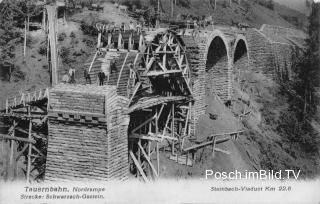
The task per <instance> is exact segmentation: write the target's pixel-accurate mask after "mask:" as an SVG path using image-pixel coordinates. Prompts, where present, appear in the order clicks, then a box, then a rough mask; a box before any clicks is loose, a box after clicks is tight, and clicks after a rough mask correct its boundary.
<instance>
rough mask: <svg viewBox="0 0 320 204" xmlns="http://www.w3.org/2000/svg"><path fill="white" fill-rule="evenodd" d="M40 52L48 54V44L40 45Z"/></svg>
mask: <svg viewBox="0 0 320 204" xmlns="http://www.w3.org/2000/svg"><path fill="white" fill-rule="evenodd" d="M38 53H39V54H40V55H43V56H45V55H47V45H45V44H42V45H40V46H39V50H38Z"/></svg>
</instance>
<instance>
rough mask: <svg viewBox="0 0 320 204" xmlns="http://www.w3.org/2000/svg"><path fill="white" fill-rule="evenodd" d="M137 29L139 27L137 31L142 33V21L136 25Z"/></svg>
mask: <svg viewBox="0 0 320 204" xmlns="http://www.w3.org/2000/svg"><path fill="white" fill-rule="evenodd" d="M136 29H137V33H138V34H140V33H141V29H142V28H141V23H140V22H138V24H137V26H136Z"/></svg>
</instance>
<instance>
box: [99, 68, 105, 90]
mask: <svg viewBox="0 0 320 204" xmlns="http://www.w3.org/2000/svg"><path fill="white" fill-rule="evenodd" d="M105 78H106V75H105V74H104V72H103V71H102V70H100V72H99V73H98V79H99V86H103V85H104V79H105Z"/></svg>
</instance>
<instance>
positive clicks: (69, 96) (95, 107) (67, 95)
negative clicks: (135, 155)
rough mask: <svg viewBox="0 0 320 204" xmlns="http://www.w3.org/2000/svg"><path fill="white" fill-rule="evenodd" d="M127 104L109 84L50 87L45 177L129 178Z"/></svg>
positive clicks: (72, 178)
mask: <svg viewBox="0 0 320 204" xmlns="http://www.w3.org/2000/svg"><path fill="white" fill-rule="evenodd" d="M127 103H128V100H126V99H125V98H123V97H121V96H118V95H117V93H116V90H115V87H112V86H109V87H107V86H99V87H97V86H88V85H87V86H84V85H65V84H59V85H57V86H56V87H54V88H53V89H51V91H50V96H49V104H50V106H49V109H48V114H49V121H48V122H49V138H48V150H47V163H46V176H45V179H46V180H64V179H68V180H81V179H90V180H110V179H120V180H123V179H127V178H128V172H129V170H128V139H127V129H128V124H129V116H128V114H127V111H126V109H127Z"/></svg>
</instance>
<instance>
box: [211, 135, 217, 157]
mask: <svg viewBox="0 0 320 204" xmlns="http://www.w3.org/2000/svg"><path fill="white" fill-rule="evenodd" d="M212 139H213V143H212V158H214V156H215V152H214V151H215V149H216V137H213V138H212Z"/></svg>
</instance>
